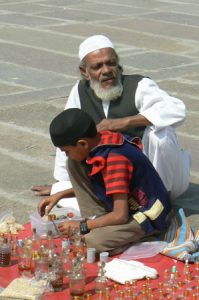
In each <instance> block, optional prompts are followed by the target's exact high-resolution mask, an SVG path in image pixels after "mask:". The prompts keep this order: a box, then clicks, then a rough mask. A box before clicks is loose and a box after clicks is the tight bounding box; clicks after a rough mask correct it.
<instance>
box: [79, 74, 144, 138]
mask: <svg viewBox="0 0 199 300" xmlns="http://www.w3.org/2000/svg"><path fill="white" fill-rule="evenodd" d="M142 78H143V76H141V75H122V85H123V93H122V95H121V96H120V97H119V98H118V99H116V100H113V101H111V102H110V106H109V110H108V116H107V118H110V119H116V118H124V117H128V116H134V115H137V114H138V113H139V112H138V110H137V108H136V106H135V93H136V89H137V85H138V82H139V81H140V80H142ZM78 92H79V97H80V103H81V109H82V110H84V111H86V112H87V113H88V114H89V115H90V116H91V117H92V118H93V119H94V121H95V123H96V124H98V123H99V122H100V121H101V120H102V119H105V118H106V117H105V114H104V111H103V106H102V100H100V99H99V98H98V97H97V96H95V94H94V92H93V90H92V89H91V88H90V87H89V81H88V80H81V81H80V82H79V85H78ZM144 129H145V127H131V128H128V129H126V130H125V131H124V133H127V134H130V135H131V136H139V137H141V138H142V136H143V132H144Z"/></svg>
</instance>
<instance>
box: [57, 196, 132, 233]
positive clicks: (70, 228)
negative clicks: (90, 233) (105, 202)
mask: <svg viewBox="0 0 199 300" xmlns="http://www.w3.org/2000/svg"><path fill="white" fill-rule="evenodd" d="M113 201H114V204H113V211H112V212H109V213H107V214H105V215H103V216H100V217H98V218H96V219H94V220H87V227H88V229H89V230H92V229H95V228H99V227H104V226H110V225H119V224H125V223H127V222H128V218H129V211H128V194H115V195H113ZM58 228H59V231H60V232H61V233H62V234H65V235H67V236H70V234H71V232H75V231H76V229H77V230H79V229H80V222H79V221H67V222H63V223H61V224H59V225H58Z"/></svg>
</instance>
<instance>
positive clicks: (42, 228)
mask: <svg viewBox="0 0 199 300" xmlns="http://www.w3.org/2000/svg"><path fill="white" fill-rule="evenodd" d="M69 213H72V214H73V217H72V218H70V219H69V218H67V214H69ZM50 214H53V215H56V218H59V217H60V216H66V218H61V219H58V220H54V223H55V224H56V225H58V224H60V223H63V222H67V221H69V220H80V219H81V217H80V216H79V212H78V211H76V210H75V209H72V208H65V207H63V208H53V210H52V211H51V212H50ZM30 222H31V229H33V228H36V232H37V234H38V235H39V236H46V235H47V233H48V231H49V230H51V231H52V235H53V236H54V237H56V236H58V233H57V231H56V228H55V226H54V224H53V222H52V221H48V216H44V217H41V216H40V215H39V214H38V212H37V211H35V212H31V213H30Z"/></svg>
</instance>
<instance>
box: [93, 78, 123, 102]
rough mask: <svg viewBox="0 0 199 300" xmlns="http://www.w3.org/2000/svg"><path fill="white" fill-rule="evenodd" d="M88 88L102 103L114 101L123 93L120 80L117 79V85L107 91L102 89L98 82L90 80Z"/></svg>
mask: <svg viewBox="0 0 199 300" xmlns="http://www.w3.org/2000/svg"><path fill="white" fill-rule="evenodd" d="M90 87H91V89H92V90H93V91H94V93H95V95H96V96H97V97H98V98H99V99H100V100H102V101H113V100H116V99H117V98H119V97H120V96H121V95H122V92H123V86H122V83H121V79H120V78H118V84H117V85H116V86H113V87H111V88H109V89H104V88H102V87H101V85H100V83H99V82H98V81H95V80H92V79H90Z"/></svg>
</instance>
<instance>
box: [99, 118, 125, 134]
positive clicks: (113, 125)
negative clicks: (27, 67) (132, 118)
mask: <svg viewBox="0 0 199 300" xmlns="http://www.w3.org/2000/svg"><path fill="white" fill-rule="evenodd" d="M128 120H129V119H128V117H126V118H120V119H103V120H102V121H101V122H100V123H99V124H98V125H97V130H98V131H102V130H112V131H118V130H121V131H123V130H125V129H126V128H127V127H128Z"/></svg>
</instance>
